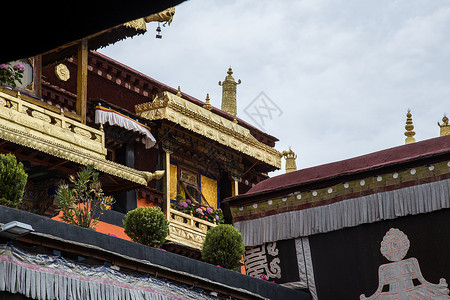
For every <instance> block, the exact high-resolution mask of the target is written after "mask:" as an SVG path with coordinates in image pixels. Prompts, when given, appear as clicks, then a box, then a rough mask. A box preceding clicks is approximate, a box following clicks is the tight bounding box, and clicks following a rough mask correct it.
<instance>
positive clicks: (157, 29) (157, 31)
mask: <svg viewBox="0 0 450 300" xmlns="http://www.w3.org/2000/svg"><path fill="white" fill-rule="evenodd" d="M156 38H157V39H162V35H161V26H159V23H158V27H156Z"/></svg>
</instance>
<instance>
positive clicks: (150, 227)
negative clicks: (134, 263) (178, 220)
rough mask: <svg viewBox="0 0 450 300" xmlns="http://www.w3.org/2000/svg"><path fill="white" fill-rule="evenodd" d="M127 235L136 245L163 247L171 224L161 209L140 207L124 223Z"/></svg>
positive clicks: (130, 212) (128, 215) (131, 212)
mask: <svg viewBox="0 0 450 300" xmlns="http://www.w3.org/2000/svg"><path fill="white" fill-rule="evenodd" d="M123 227H124V229H125V233H126V234H127V235H128V236H129V237H130V238H131V239H132V240H133V241H135V242H136V243H140V244H143V245H147V246H152V247H157V248H159V247H161V245H162V244H163V243H164V241H165V240H166V236H167V234H168V233H169V222H168V221H167V220H166V218H165V217H164V214H163V212H162V211H161V209H160V208H159V207H138V208H136V209H133V210H131V211H129V212H128V213H127V214H126V215H125V220H124V221H123Z"/></svg>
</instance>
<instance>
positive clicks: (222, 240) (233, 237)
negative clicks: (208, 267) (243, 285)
mask: <svg viewBox="0 0 450 300" xmlns="http://www.w3.org/2000/svg"><path fill="white" fill-rule="evenodd" d="M244 252H245V246H244V243H243V242H242V235H241V233H240V232H239V231H238V230H237V229H236V228H234V227H233V226H232V225H228V224H222V225H218V226H216V227H214V228H211V229H210V230H208V233H207V234H206V238H205V241H204V242H203V249H202V257H203V260H204V261H205V262H207V263H210V264H213V265H219V266H221V267H223V268H227V269H230V270H237V268H238V267H239V266H240V265H241V259H242V255H243V254H244Z"/></svg>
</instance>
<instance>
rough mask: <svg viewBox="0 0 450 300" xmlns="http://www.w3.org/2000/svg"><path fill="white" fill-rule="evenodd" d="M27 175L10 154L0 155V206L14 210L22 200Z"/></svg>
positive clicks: (19, 163) (20, 164)
mask: <svg viewBox="0 0 450 300" xmlns="http://www.w3.org/2000/svg"><path fill="white" fill-rule="evenodd" d="M27 179H28V175H27V173H25V171H24V170H23V165H22V163H21V162H18V161H17V160H16V157H15V156H14V155H12V154H10V153H8V154H0V204H1V205H5V206H9V207H13V208H16V207H17V206H18V205H19V204H20V203H21V202H22V198H23V193H24V191H25V185H26V184H27Z"/></svg>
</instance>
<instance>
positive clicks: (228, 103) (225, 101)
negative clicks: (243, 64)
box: [219, 67, 241, 117]
mask: <svg viewBox="0 0 450 300" xmlns="http://www.w3.org/2000/svg"><path fill="white" fill-rule="evenodd" d="M227 74H228V75H227V76H226V77H225V80H224V81H223V82H222V81H219V85H220V86H222V110H223V111H225V112H227V113H229V114H230V115H232V116H234V117H236V114H237V100H236V87H237V85H238V84H241V80H240V79H239V80H238V81H237V82H236V81H235V80H234V78H233V70H231V67H230V68H228V72H227Z"/></svg>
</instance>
